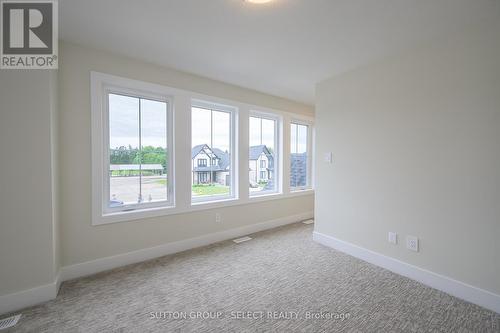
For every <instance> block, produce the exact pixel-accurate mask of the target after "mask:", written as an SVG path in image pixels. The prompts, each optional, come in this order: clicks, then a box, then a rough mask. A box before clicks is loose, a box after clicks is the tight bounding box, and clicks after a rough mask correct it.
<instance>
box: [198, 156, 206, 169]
mask: <svg viewBox="0 0 500 333" xmlns="http://www.w3.org/2000/svg"><path fill="white" fill-rule="evenodd" d="M198 166H199V167H206V166H207V159H206V158H200V159H198Z"/></svg>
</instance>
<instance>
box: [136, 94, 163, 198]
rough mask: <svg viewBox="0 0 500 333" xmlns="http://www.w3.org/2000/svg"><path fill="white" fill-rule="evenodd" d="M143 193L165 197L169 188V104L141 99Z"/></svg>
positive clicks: (150, 196)
mask: <svg viewBox="0 0 500 333" xmlns="http://www.w3.org/2000/svg"><path fill="white" fill-rule="evenodd" d="M140 102H141V163H142V164H141V195H142V201H143V202H156V201H165V200H167V198H168V191H167V181H168V177H167V170H168V165H167V104H166V103H165V102H158V101H153V100H148V99H141V101H140Z"/></svg>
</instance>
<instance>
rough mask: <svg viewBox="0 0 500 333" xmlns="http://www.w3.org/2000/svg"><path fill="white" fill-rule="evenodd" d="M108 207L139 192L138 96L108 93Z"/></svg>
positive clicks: (128, 201)
mask: <svg viewBox="0 0 500 333" xmlns="http://www.w3.org/2000/svg"><path fill="white" fill-rule="evenodd" d="M108 102H109V153H110V156H109V159H110V163H109V164H110V165H109V175H110V179H109V189H110V190H109V196H110V198H109V200H110V201H109V203H108V205H109V207H119V206H122V205H123V204H132V203H137V201H138V198H139V195H140V177H139V175H140V157H139V99H138V98H135V97H128V96H122V95H115V94H109V99H108Z"/></svg>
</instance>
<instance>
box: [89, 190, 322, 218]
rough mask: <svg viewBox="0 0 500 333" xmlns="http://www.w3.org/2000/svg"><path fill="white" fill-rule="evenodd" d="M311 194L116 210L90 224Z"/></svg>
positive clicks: (268, 195) (302, 194) (294, 193)
mask: <svg viewBox="0 0 500 333" xmlns="http://www.w3.org/2000/svg"><path fill="white" fill-rule="evenodd" d="M313 194H314V189H311V188H309V189H304V190H300V191H294V192H291V193H288V194H283V193H273V194H266V195H259V196H252V197H249V198H247V199H237V198H227V199H222V200H221V199H219V200H217V201H201V202H193V203H191V205H190V206H189V207H187V208H178V207H159V208H148V209H141V210H135V211H130V212H117V213H111V214H106V215H102V216H98V217H97V218H94V220H93V221H92V222H93V223H92V225H94V226H99V225H104V224H112V223H119V222H131V221H136V220H142V219H148V218H154V217H161V216H168V215H177V214H186V213H191V212H198V211H204V210H211V209H217V208H225V207H231V206H240V205H248V204H254V203H259V202H266V201H271V200H285V199H289V198H293V197H298V196H308V195H313Z"/></svg>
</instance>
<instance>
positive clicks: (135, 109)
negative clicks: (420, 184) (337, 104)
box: [69, 72, 314, 225]
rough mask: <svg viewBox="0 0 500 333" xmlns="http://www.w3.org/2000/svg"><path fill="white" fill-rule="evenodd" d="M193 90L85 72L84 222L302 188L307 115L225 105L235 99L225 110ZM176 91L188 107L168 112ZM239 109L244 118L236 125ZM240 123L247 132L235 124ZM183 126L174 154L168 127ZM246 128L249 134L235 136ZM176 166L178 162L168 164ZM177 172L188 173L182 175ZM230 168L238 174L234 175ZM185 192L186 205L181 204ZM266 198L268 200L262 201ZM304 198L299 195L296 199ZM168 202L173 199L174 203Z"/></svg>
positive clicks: (307, 171)
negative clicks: (87, 189) (87, 158)
mask: <svg viewBox="0 0 500 333" xmlns="http://www.w3.org/2000/svg"><path fill="white" fill-rule="evenodd" d="M199 96H201V95H199V94H196V93H192V92H189V91H183V90H180V89H176V88H169V87H165V86H161V85H157V84H151V83H147V82H141V81H137V80H132V79H127V78H121V77H117V76H113V75H108V74H103V73H97V72H91V102H92V103H91V106H92V108H91V110H92V113H91V121H92V133H91V140H92V195H91V200H92V224H93V225H99V224H106V223H114V222H120V221H130V220H138V219H143V218H150V217H155V216H164V215H170V214H179V213H184V212H189V211H196V210H203V209H211V208H214V207H220V206H225V205H238V204H246V203H248V202H255V201H261V200H262V201H264V200H271V199H272V198H276V199H280V198H282V197H286V196H288V195H290V194H291V192H292V191H298V190H302V189H308V188H310V187H311V183H312V173H311V170H312V168H311V165H312V155H311V154H312V152H313V150H312V145H311V143H312V133H313V129H314V128H313V124H312V123H310V122H309V121H312V119H311V118H309V117H305V116H304V117H303V116H297V117H298V119H296V120H292V121H289V120H288V119H289V116H290V114H288V113H285V112H280V111H275V110H268V111H267V110H265V109H262V110H260V111H252V110H249V109H251V108H253V107H252V106H250V105H248V104H244V103H240V102H228V103H231V104H233V105H234V106H228V105H223V104H219V103H213V102H206V101H203V100H200V99H198V98H200V97H199ZM177 97H178V98H179V100H181V101H182V100H185V98H190V99H191V105H189V104H187V105H186V104H185V103H177V105H176V109H177V110H179V111H180V112H178V113H176V117H174V99H175V98H177ZM202 98H205V97H202ZM207 98H210V97H207ZM214 99H215V98H214ZM186 107H187V109H186ZM238 108H241V109H242V110H243V111H242V112H241V113H240V112H239V111H238ZM247 110H248V111H247ZM186 111H187V112H186ZM241 114H245V119H242V120H244V121H242V122H239V116H240V115H241ZM174 119H175V121H176V124H174ZM247 120H248V123H249V124H248V125H246V123H247ZM243 123H245V125H244V126H248V128H246V129H243V128H241V127H238V126H240V124H243ZM184 124H190V125H189V126H191V144H190V145H189V144H188V145H189V146H190V148H187V147H185V146H184V144H182V145H180V146H178V148H177V151H176V150H175V149H174V148H175V147H174V142H180V143H185V141H186V135H187V134H186V131H182V130H178V131H175V133H174V131H173V129H174V126H176V127H175V128H177V129H179V128H180V129H182V128H183V126H184ZM284 126H287V127H286V128H285V127H284ZM288 126H290V127H288ZM288 128H290V130H291V135H290V140H291V142H290V145H291V149H290V150H288V148H287V151H284V150H283V144H284V141H281V140H282V138H283V134H282V133H283V131H284V129H288ZM246 130H249V135H248V136H247V135H246V134H245V136H244V137H241V136H238V133H242V132H245V133H246ZM286 132H288V131H286ZM174 135H175V140H174ZM286 140H288V138H286ZM242 146H246V147H248V148H249V154H248V156H238V148H239V147H242ZM186 149H188V150H187V151H186ZM189 149H191V155H190V157H189V158H191V166H188V165H186V167H185V168H186V169H185V170H181V171H182V172H181V174H180V176H179V177H175V175H174V171H175V170H176V169H175V168H174V165H175V163H174V162H175V156H176V153H179V152H180V153H181V154H180V155H181V156H182V157H183V158H182V159H183V160H185V159H184V156H186V154H188V153H189ZM179 150H180V151H179ZM289 154H290V155H289ZM245 155H246V152H245ZM289 157H290V167H291V173H290V186H288V175H284V174H283V173H282V172H281V171H280V170H283V167H284V165H283V159H284V158H285V160H286V161H287V164H288V158H289ZM188 161H189V159H188ZM239 162H242V163H243V164H239ZM183 165H185V164H184V162H181V163H178V164H177V167H181V166H183ZM287 167H288V165H287ZM189 169H191V170H189ZM185 172H188V173H189V174H190V175H189V176H188V177H184V176H183V175H184V174H185ZM239 172H243V173H244V177H239V175H240V174H239ZM247 172H248V176H249V179H248V180H247V177H246V176H247ZM287 173H288V171H287ZM284 176H287V177H285V179H287V180H286V182H287V184H284V183H283V179H284ZM247 181H248V183H247ZM284 185H286V186H284ZM74 190H75V191H78V189H74ZM282 191H283V192H284V193H282ZM189 194H191V202H189V200H188V202H186V197H189ZM239 194H241V196H242V197H241V198H240V197H239ZM268 194H270V195H271V197H266V195H268ZM309 194H310V192H308V191H303V192H302V193H299V194H298V195H309ZM69 195H71V194H69ZM292 195H294V196H295V195H297V193H293V194H292ZM176 199H177V200H180V201H181V202H179V204H178V205H177V204H176V203H177V202H176V201H177V200H176ZM190 204H191V205H190Z"/></svg>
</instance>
